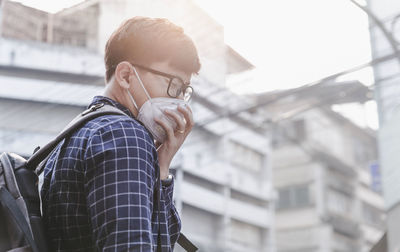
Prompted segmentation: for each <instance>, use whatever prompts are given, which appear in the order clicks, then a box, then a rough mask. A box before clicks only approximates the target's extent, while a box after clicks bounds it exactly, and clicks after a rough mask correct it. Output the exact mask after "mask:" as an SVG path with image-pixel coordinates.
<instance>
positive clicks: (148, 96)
mask: <svg viewBox="0 0 400 252" xmlns="http://www.w3.org/2000/svg"><path fill="white" fill-rule="evenodd" d="M132 68H133V71H134V72H135V75H136V77H137V78H138V80H139V83H140V85H141V86H142V88H143V90H144V93H145V94H146V96H147V98H148V99H149V100H150V101H151V98H150V95H149V93H148V92H147V90H146V88H145V87H144V85H143V82H142V79H140V76H139V74H138V72H137V71H136V68H135V67H134V66H132ZM127 92H128V96H129V98H130V99H131V101H132V103H133V105H134V106H135V108H136V110H137V111H139V107H138V105H137V104H136V102H135V99H133V96H132V94H131V92H129V90H127Z"/></svg>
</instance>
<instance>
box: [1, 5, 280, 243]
mask: <svg viewBox="0 0 400 252" xmlns="http://www.w3.org/2000/svg"><path fill="white" fill-rule="evenodd" d="M171 6H175V7H174V8H171ZM1 11H2V12H1V13H2V22H1V35H2V38H1V41H0V83H1V91H0V116H1V118H0V122H1V123H0V146H1V147H0V148H1V150H0V151H13V152H16V153H18V154H21V155H24V156H29V155H30V154H31V153H32V151H33V149H34V148H35V147H36V145H43V144H45V143H46V142H47V141H49V140H50V139H51V138H52V137H54V136H55V134H57V133H58V132H59V131H60V130H61V129H62V128H63V127H64V126H65V125H66V124H67V123H68V121H69V120H71V119H72V118H73V117H74V116H75V115H77V114H78V113H80V112H81V111H82V110H83V109H84V108H85V106H86V105H88V104H89V102H90V101H91V98H92V97H93V96H94V95H96V94H101V93H102V89H103V86H104V80H103V79H104V77H103V73H104V66H103V62H102V61H103V56H102V54H103V50H104V45H105V43H106V41H107V38H108V37H109V35H110V34H111V32H112V31H113V30H114V29H115V28H116V27H117V26H118V25H119V24H120V23H121V22H122V21H123V20H124V19H126V18H129V17H132V16H136V15H142V16H157V17H167V18H168V19H170V20H171V21H173V22H175V23H176V24H178V25H180V26H182V27H183V28H184V29H185V31H186V32H187V33H188V34H189V36H191V37H192V38H193V39H194V41H195V44H196V45H197V47H198V50H199V54H200V57H201V62H202V70H201V72H200V75H199V76H197V77H196V78H195V79H194V80H193V82H194V87H195V90H196V96H195V97H194V101H193V103H192V109H193V111H194V114H195V120H196V121H197V122H203V121H207V123H206V124H199V125H198V126H197V127H196V128H195V129H194V130H193V132H192V134H191V136H190V137H189V138H188V140H187V142H185V145H184V147H183V149H182V151H181V152H180V153H179V154H178V156H177V157H176V158H175V159H174V163H173V172H174V173H175V175H176V184H175V190H176V191H175V202H176V206H177V208H178V211H179V212H180V215H181V218H182V220H183V230H182V231H183V232H184V233H186V235H187V236H188V237H190V238H191V239H192V240H193V241H194V243H195V244H197V245H198V246H199V247H200V249H201V250H202V251H275V249H274V243H273V241H274V240H275V239H274V222H273V220H274V218H273V214H274V204H273V200H272V199H273V195H274V194H273V189H272V181H271V178H272V176H271V166H270V164H269V161H270V148H269V139H268V137H267V136H266V135H265V134H264V131H262V130H256V128H257V127H255V123H257V121H260V120H258V119H257V117H258V116H259V115H257V114H252V115H250V114H249V113H248V112H243V113H240V114H239V115H237V116H235V117H232V118H230V117H227V118H223V116H221V114H224V113H225V112H226V110H227V109H230V110H232V111H234V110H236V109H237V108H238V107H243V106H250V105H251V100H250V99H245V98H244V97H239V96H237V95H234V94H232V93H231V92H230V91H228V90H227V89H226V88H225V78H226V75H228V74H232V73H238V72H242V71H246V70H249V69H252V68H253V67H254V66H253V65H252V64H251V63H249V62H248V61H247V60H246V59H244V58H243V57H242V56H240V55H239V54H238V53H236V52H235V51H234V49H232V48H230V47H229V46H227V45H226V44H225V43H224V34H223V27H222V26H220V25H219V24H218V23H216V22H215V21H214V20H213V19H211V18H210V17H209V16H208V15H207V14H206V13H205V12H204V11H203V10H202V9H200V8H198V7H197V6H196V5H194V4H193V3H192V2H191V1H146V2H144V1H127V0H124V1H104V0H99V1H91V0H89V1H85V2H83V3H81V4H78V5H76V6H74V7H72V8H68V9H65V10H63V11H60V12H58V13H56V14H50V13H47V12H44V11H40V10H36V9H33V8H30V7H27V6H24V5H21V4H19V3H15V2H11V1H3V2H2V10H1ZM250 119H251V120H250ZM177 251H179V249H177Z"/></svg>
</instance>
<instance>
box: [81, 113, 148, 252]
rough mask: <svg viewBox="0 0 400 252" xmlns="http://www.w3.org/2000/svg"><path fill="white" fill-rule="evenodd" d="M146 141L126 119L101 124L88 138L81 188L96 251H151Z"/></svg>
mask: <svg viewBox="0 0 400 252" xmlns="http://www.w3.org/2000/svg"><path fill="white" fill-rule="evenodd" d="M150 141H151V140H150V139H149V137H148V135H147V134H145V132H144V131H143V130H142V129H141V128H138V127H137V126H135V125H134V124H133V123H132V122H129V121H127V122H117V123H113V124H110V125H108V126H103V127H102V128H101V129H100V130H98V131H97V132H96V133H95V134H93V136H92V137H90V139H89V140H88V145H87V150H86V153H85V162H86V174H85V175H86V176H85V178H86V185H85V191H86V197H87V204H88V206H87V207H88V212H89V216H90V218H91V225H92V228H93V239H94V242H95V244H96V249H97V250H98V251H128V250H129V251H131V250H132V251H153V245H152V244H154V242H153V238H152V230H151V229H152V225H151V220H152V214H153V212H152V209H153V188H154V183H155V181H154V179H153V178H154V177H155V170H154V167H153V162H154V156H153V153H152V148H153V147H152V145H151V142H150Z"/></svg>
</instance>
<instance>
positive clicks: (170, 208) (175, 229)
mask: <svg viewBox="0 0 400 252" xmlns="http://www.w3.org/2000/svg"><path fill="white" fill-rule="evenodd" d="M174 182H175V179H173V180H172V183H171V185H169V186H163V187H162V195H163V198H164V200H165V208H166V212H167V220H168V232H169V234H170V244H171V247H172V248H174V245H175V243H176V241H177V240H178V237H179V234H180V231H181V225H182V224H181V219H180V217H179V214H178V211H177V210H176V208H175V205H174V203H173V192H174Z"/></svg>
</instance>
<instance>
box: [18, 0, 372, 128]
mask: <svg viewBox="0 0 400 252" xmlns="http://www.w3.org/2000/svg"><path fill="white" fill-rule="evenodd" d="M194 1H195V2H196V3H197V4H198V5H199V6H200V7H201V8H203V9H204V10H205V11H206V12H208V13H209V15H210V16H211V17H213V18H214V19H215V20H216V21H217V22H219V23H221V24H222V25H223V26H224V31H225V42H226V43H227V44H228V45H230V46H231V47H232V48H234V49H235V50H236V51H237V52H239V53H240V54H241V55H243V56H244V57H245V58H246V59H248V60H249V61H250V62H251V63H252V64H253V65H255V66H256V69H255V70H254V71H252V72H251V73H249V74H248V76H245V79H246V82H245V85H243V84H240V85H237V84H235V81H234V80H235V78H231V79H228V82H232V83H233V84H231V88H232V90H233V91H234V92H236V93H240V94H243V93H249V92H251V93H254V92H256V93H257V92H264V91H270V90H276V89H286V88H295V87H298V86H301V85H305V84H308V83H313V82H315V81H318V80H320V79H322V78H324V77H326V76H328V75H331V74H334V73H337V72H341V71H343V70H346V69H349V68H352V67H354V66H357V65H360V64H363V63H366V62H368V61H370V60H371V50H370V43H369V42H370V41H369V32H368V19H367V16H366V14H365V13H364V12H362V11H361V10H360V9H358V8H357V7H356V6H355V5H354V4H353V3H351V2H350V1H349V0H302V1H298V0H194ZM19 2H22V3H24V4H26V5H30V6H33V7H36V8H38V9H43V10H46V11H49V12H56V11H58V10H60V9H62V8H66V7H69V6H72V5H74V4H76V3H79V2H81V0H57V1H54V0H53V1H49V0H19ZM349 79H358V80H360V81H361V82H362V83H364V84H365V85H371V84H373V75H372V70H371V69H364V70H362V71H359V72H357V73H353V74H351V75H348V76H343V77H341V78H340V79H339V80H349ZM364 108H365V107H363V106H359V105H350V106H347V107H346V106H344V107H341V108H337V109H338V110H342V111H341V112H342V113H344V114H346V113H348V114H349V116H350V117H352V118H353V117H354V116H352V114H360V112H362V114H366V115H365V116H362V118H361V117H359V118H358V119H359V123H360V124H365V123H368V125H369V126H370V127H372V128H377V127H378V125H377V117H376V105H375V103H374V102H370V103H368V104H367V105H366V109H367V110H368V111H367V112H366V113H365V111H361V110H363V109H364ZM356 120H357V118H356Z"/></svg>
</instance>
